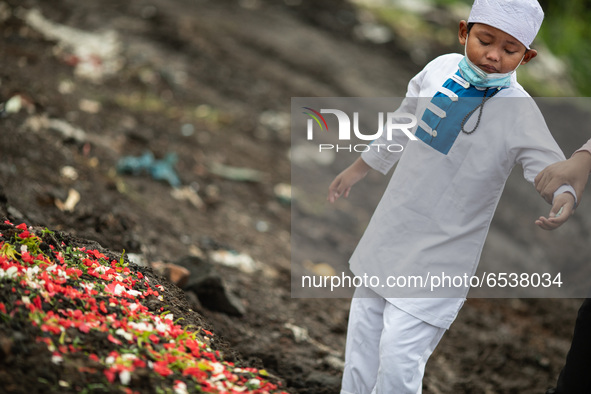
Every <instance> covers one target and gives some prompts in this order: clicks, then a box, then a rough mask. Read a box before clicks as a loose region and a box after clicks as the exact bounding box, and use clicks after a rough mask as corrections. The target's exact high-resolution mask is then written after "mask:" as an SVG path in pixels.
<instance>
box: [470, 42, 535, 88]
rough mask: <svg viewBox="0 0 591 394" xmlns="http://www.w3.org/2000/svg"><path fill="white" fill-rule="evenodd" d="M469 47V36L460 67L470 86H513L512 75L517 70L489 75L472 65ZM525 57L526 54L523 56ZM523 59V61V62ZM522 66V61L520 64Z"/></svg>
mask: <svg viewBox="0 0 591 394" xmlns="http://www.w3.org/2000/svg"><path fill="white" fill-rule="evenodd" d="M467 46H468V36H466V45H464V58H463V59H462V60H461V61H460V64H459V67H460V72H461V73H462V77H464V79H465V80H466V81H468V82H470V84H472V85H474V86H477V87H479V88H489V87H508V86H510V85H511V75H512V74H513V73H514V72H515V70H517V67H519V65H517V67H515V70H513V71H510V72H508V73H487V72H484V71H482V70H481V69H480V68H479V67H478V66H477V65H475V64H474V63H472V62H471V61H470V59H468V55H467V54H466V47H467ZM523 57H525V54H523ZM523 57H522V58H521V60H522V61H523ZM519 64H521V61H520V62H519Z"/></svg>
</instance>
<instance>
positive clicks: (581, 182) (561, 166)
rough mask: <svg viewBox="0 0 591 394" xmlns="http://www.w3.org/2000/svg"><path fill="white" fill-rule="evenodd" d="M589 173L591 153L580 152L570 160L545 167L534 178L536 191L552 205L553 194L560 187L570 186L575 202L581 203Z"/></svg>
mask: <svg viewBox="0 0 591 394" xmlns="http://www.w3.org/2000/svg"><path fill="white" fill-rule="evenodd" d="M590 171H591V153H589V152H588V151H580V152H577V153H575V154H574V155H573V156H572V157H571V158H570V159H568V160H565V161H560V162H558V163H554V164H551V165H549V166H548V167H546V168H545V169H544V170H543V171H542V172H540V173H539V174H538V176H536V179H535V180H534V183H535V185H536V190H537V191H538V192H539V193H540V194H541V195H542V197H543V198H544V200H546V201H547V202H548V203H550V204H552V198H553V197H554V192H555V191H556V189H558V188H559V187H560V186H562V185H565V184H567V185H571V186H572V187H573V188H574V189H575V192H576V193H577V201H581V197H582V196H583V190H585V185H586V184H587V180H588V178H589V172H590Z"/></svg>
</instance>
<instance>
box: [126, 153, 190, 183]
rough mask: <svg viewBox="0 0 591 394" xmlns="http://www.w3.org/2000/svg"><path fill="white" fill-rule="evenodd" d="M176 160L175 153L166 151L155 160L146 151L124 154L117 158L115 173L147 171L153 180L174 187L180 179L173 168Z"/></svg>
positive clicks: (140, 172) (136, 173)
mask: <svg viewBox="0 0 591 394" xmlns="http://www.w3.org/2000/svg"><path fill="white" fill-rule="evenodd" d="M177 160H178V159H177V155H176V154H175V153H168V154H167V155H166V156H165V157H164V159H162V160H156V159H154V155H153V154H152V152H149V151H148V152H145V153H144V154H143V155H141V156H125V157H122V158H121V159H119V162H117V173H119V174H131V175H140V174H142V173H147V174H149V175H151V176H152V178H153V179H154V180H157V181H166V182H168V183H169V184H170V186H172V187H175V188H176V187H179V186H180V185H181V180H180V179H179V177H178V175H177V174H176V171H175V169H174V165H175V164H176V162H177Z"/></svg>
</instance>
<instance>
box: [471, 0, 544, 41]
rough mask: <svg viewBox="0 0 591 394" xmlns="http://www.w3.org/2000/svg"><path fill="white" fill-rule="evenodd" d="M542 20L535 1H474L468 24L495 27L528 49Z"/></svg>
mask: <svg viewBox="0 0 591 394" xmlns="http://www.w3.org/2000/svg"><path fill="white" fill-rule="evenodd" d="M543 20H544V11H543V10H542V7H540V4H539V3H538V2H537V0H475V1H474V4H473V5H472V11H470V17H469V18H468V23H484V24H486V25H489V26H492V27H496V28H497V29H499V30H502V31H504V32H505V33H507V34H510V35H512V36H513V37H515V38H516V39H518V40H519V42H521V43H522V44H523V45H525V47H526V48H527V49H530V48H529V46H530V44H531V43H532V41H533V40H534V38H535V37H536V34H538V30H540V26H541V25H542V21H543Z"/></svg>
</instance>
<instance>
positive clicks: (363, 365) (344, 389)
mask: <svg viewBox="0 0 591 394" xmlns="http://www.w3.org/2000/svg"><path fill="white" fill-rule="evenodd" d="M444 333H445V328H440V327H435V326H432V325H430V324H428V323H425V322H424V321H422V320H420V319H417V318H415V317H414V316H412V315H410V314H408V313H406V312H404V311H402V310H400V309H398V308H397V307H395V306H394V305H392V304H391V303H389V302H388V301H386V300H385V299H384V298H382V297H380V296H378V295H377V294H376V293H374V292H373V291H372V290H370V289H368V288H363V287H360V288H357V289H356V291H355V295H354V296H353V300H352V301H351V311H350V313H349V325H348V331H347V344H346V350H345V369H344V372H343V382H342V386H341V394H421V392H422V388H423V385H422V381H423V374H424V372H425V364H426V363H427V360H428V359H429V356H431V353H433V350H435V347H436V346H437V344H438V343H439V341H440V339H441V337H442V336H443V334H444Z"/></svg>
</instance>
